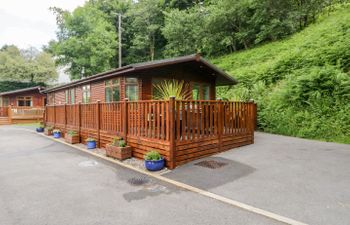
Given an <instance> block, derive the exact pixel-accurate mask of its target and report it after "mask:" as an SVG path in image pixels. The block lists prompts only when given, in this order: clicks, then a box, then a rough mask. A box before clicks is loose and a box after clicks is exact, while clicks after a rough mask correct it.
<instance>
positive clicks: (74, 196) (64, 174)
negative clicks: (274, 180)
mask: <svg viewBox="0 0 350 225" xmlns="http://www.w3.org/2000/svg"><path fill="white" fill-rule="evenodd" d="M26 129H27V130H26ZM28 129H31V128H30V127H25V128H20V129H17V128H15V126H2V127H0V224H1V225H21V224H23V225H24V224H25V225H41V224H45V225H51V224H62V225H67V224H69V225H75V224H84V225H90V224H91V225H92V224H94V225H95V224H96V225H97V224H99V225H100V224H102V225H104V224H125V225H129V224H170V225H171V224H186V225H188V224H189V225H190V224H210V225H212V224H215V225H220V224H278V223H277V222H276V221H273V220H270V219H268V218H265V217H263V216H260V215H257V214H254V213H250V212H248V211H245V210H242V209H239V208H236V207H233V206H230V205H227V204H224V203H221V202H219V201H217V200H214V199H211V198H207V197H204V196H201V195H199V194H196V193H193V192H189V191H185V190H183V189H180V188H178V187H175V186H172V185H169V184H167V183H163V182H160V181H158V180H155V179H154V178H150V177H147V176H145V175H142V174H139V173H137V172H134V171H131V170H128V169H125V168H123V167H120V166H118V165H115V164H112V163H108V162H106V161H103V160H98V159H97V158H94V157H93V156H88V155H87V154H86V153H83V152H80V151H78V150H76V149H73V148H71V147H69V146H66V145H63V144H60V143H57V142H54V141H52V140H49V139H46V138H45V137H42V136H39V135H37V134H35V133H31V132H28ZM206 179H209V178H208V177H207V178H206ZM255 188H257V190H259V187H255ZM236 190H237V188H235V189H234V190H232V191H236ZM286 204H287V203H286Z"/></svg>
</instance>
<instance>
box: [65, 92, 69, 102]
mask: <svg viewBox="0 0 350 225" xmlns="http://www.w3.org/2000/svg"><path fill="white" fill-rule="evenodd" d="M65 93H66V103H68V102H69V92H68V90H66V91H65Z"/></svg>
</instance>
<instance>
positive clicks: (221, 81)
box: [43, 54, 238, 93]
mask: <svg viewBox="0 0 350 225" xmlns="http://www.w3.org/2000/svg"><path fill="white" fill-rule="evenodd" d="M181 63H199V64H201V65H200V66H201V67H206V68H208V69H209V70H210V71H212V72H211V75H213V76H216V85H217V86H224V85H234V84H237V83H238V82H237V80H236V79H234V78H233V77H231V76H230V75H228V74H227V73H225V72H224V71H222V70H221V69H219V68H217V67H216V66H215V65H213V64H211V63H209V62H208V61H206V60H205V59H204V58H203V57H202V56H200V55H199V54H192V55H187V56H181V57H176V58H170V59H162V60H155V61H149V62H143V63H135V64H130V65H127V66H123V67H121V68H117V69H113V70H109V71H106V72H103V73H99V74H95V75H92V76H90V77H87V78H83V79H80V80H76V81H72V82H70V83H68V84H63V85H59V86H56V87H53V88H49V89H46V90H44V91H43V93H49V92H53V91H57V90H61V89H64V88H69V87H73V86H77V85H82V84H86V83H90V82H93V81H98V80H102V79H106V78H109V77H114V76H120V75H126V74H127V73H130V72H136V71H142V70H148V69H157V68H161V67H164V66H170V65H176V64H181Z"/></svg>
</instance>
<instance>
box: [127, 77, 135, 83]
mask: <svg viewBox="0 0 350 225" xmlns="http://www.w3.org/2000/svg"><path fill="white" fill-rule="evenodd" d="M126 83H128V84H137V78H130V77H129V78H126Z"/></svg>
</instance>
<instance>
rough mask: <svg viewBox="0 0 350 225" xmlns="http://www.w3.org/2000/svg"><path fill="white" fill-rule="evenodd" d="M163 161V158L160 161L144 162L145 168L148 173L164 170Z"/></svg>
mask: <svg viewBox="0 0 350 225" xmlns="http://www.w3.org/2000/svg"><path fill="white" fill-rule="evenodd" d="M164 165H165V160H164V158H162V159H160V160H145V167H146V169H147V170H150V171H157V170H161V169H163V168H164Z"/></svg>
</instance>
